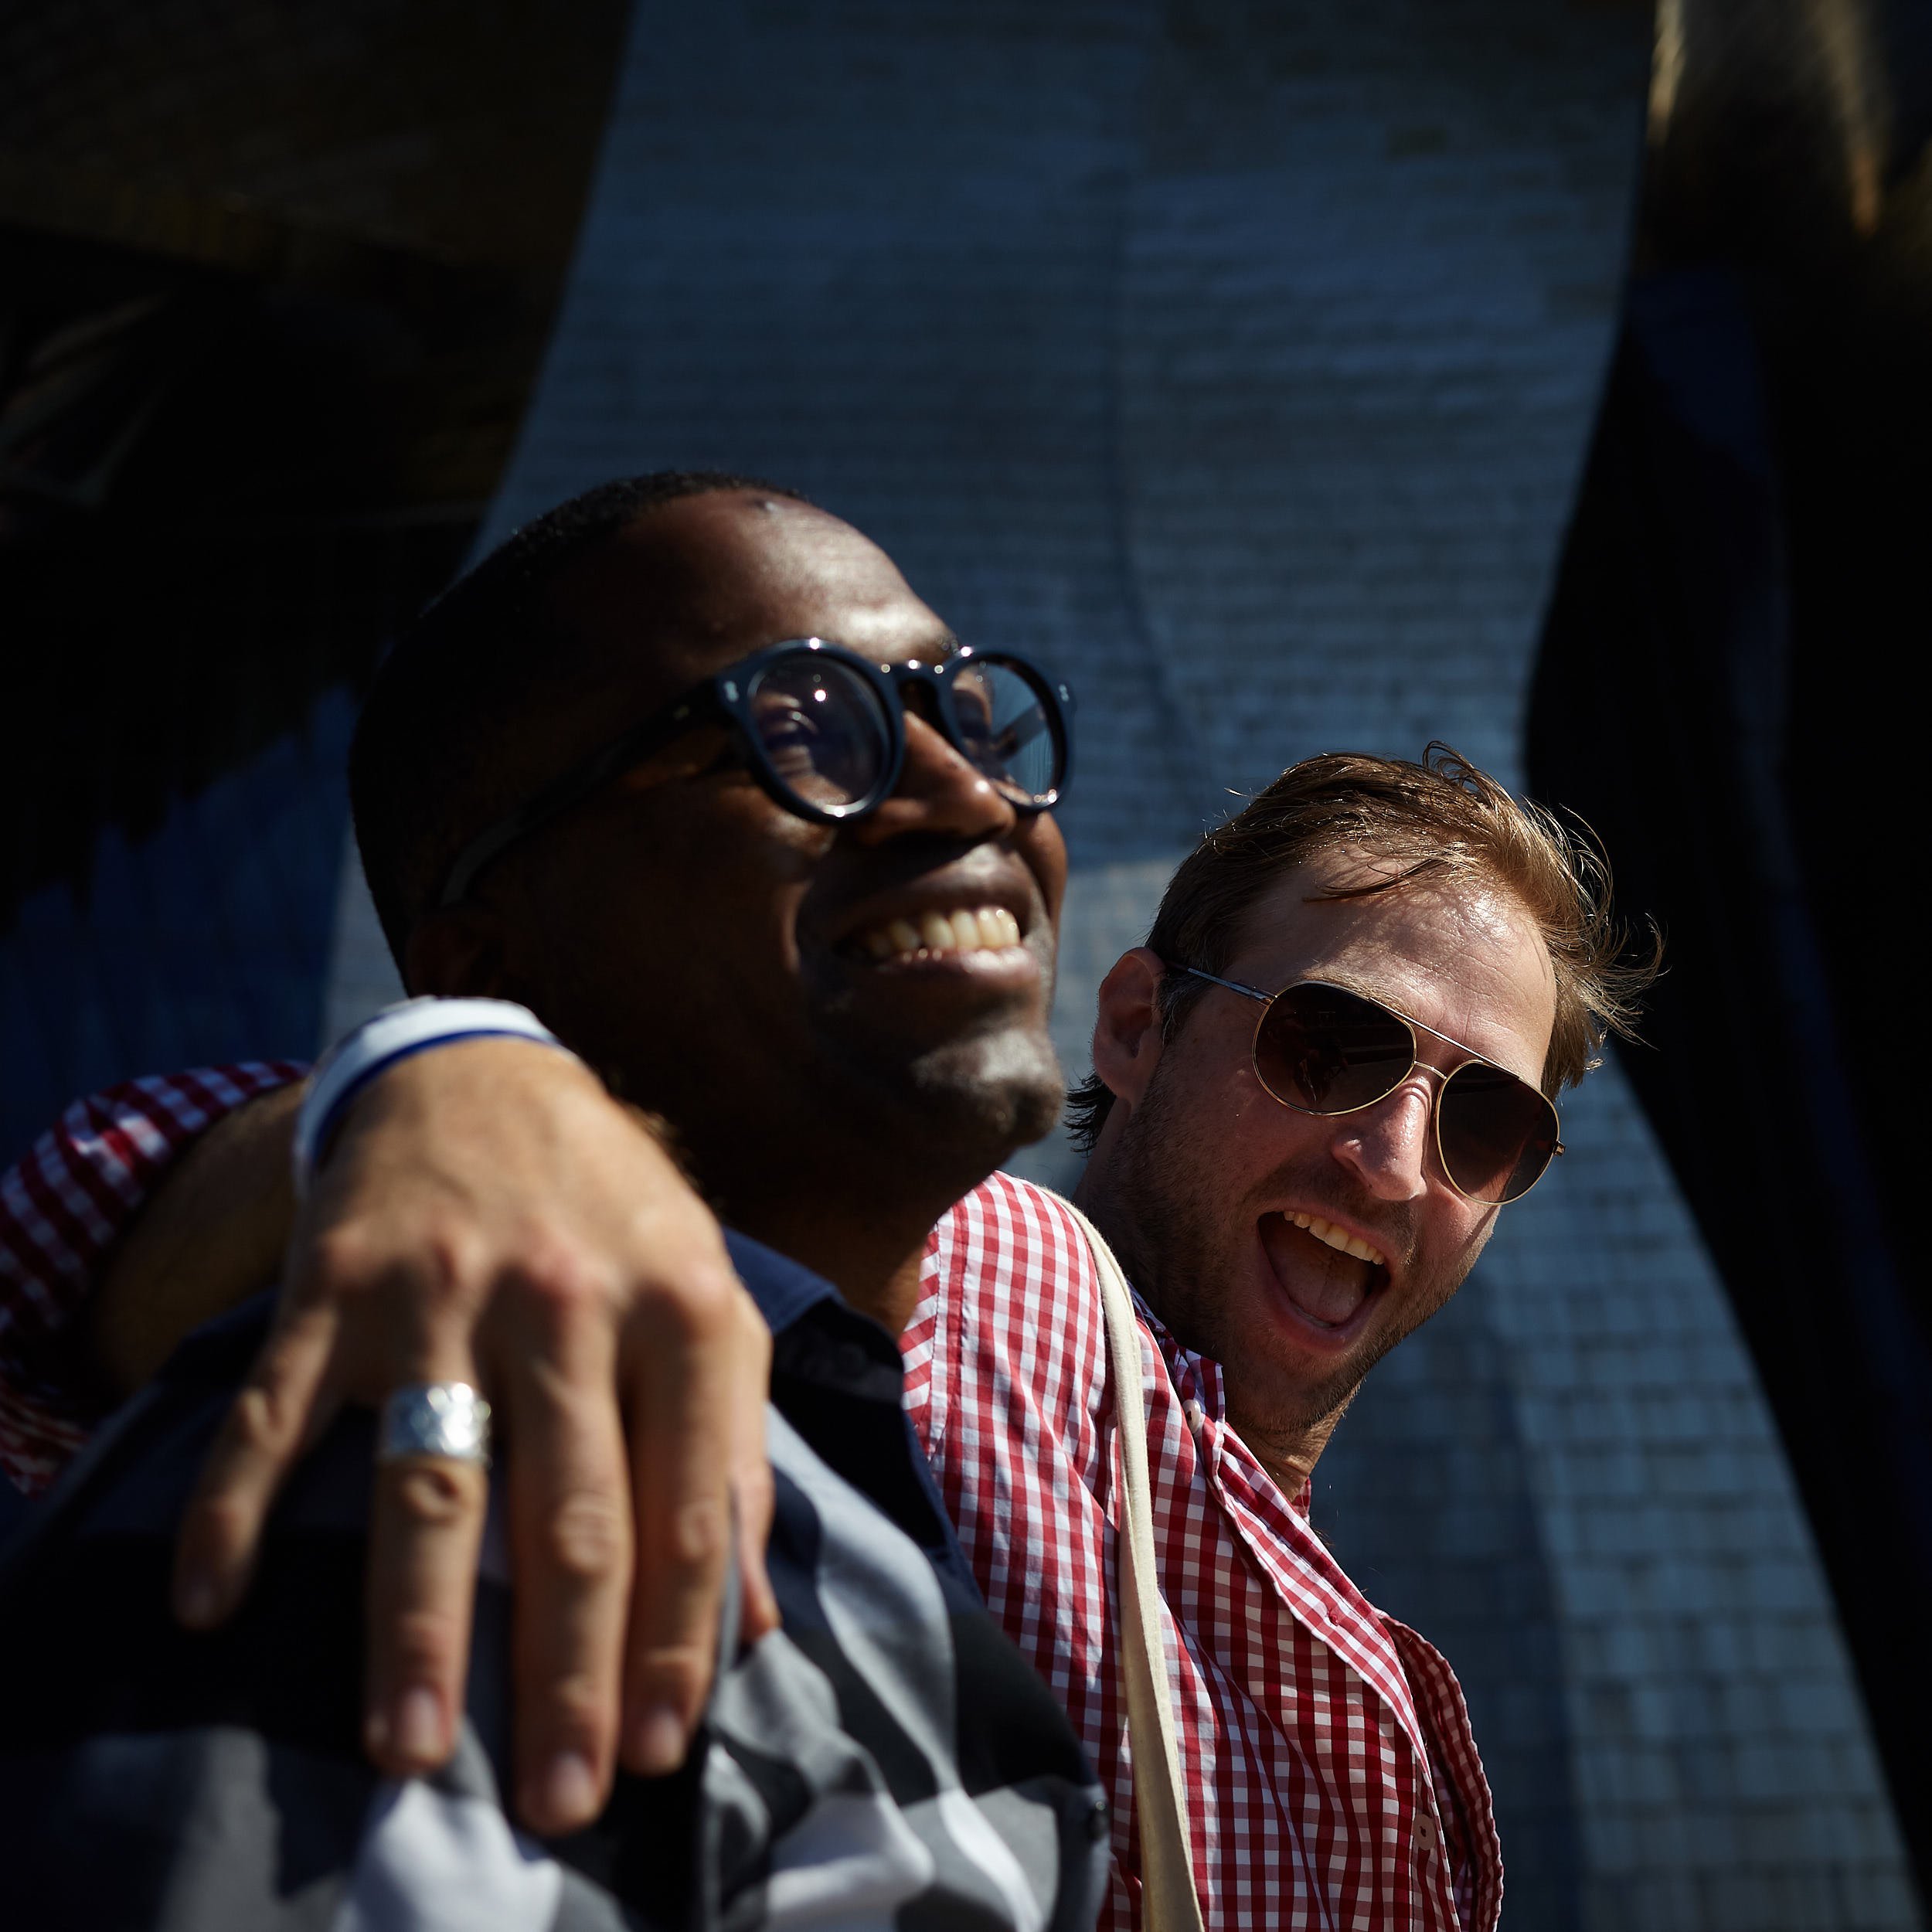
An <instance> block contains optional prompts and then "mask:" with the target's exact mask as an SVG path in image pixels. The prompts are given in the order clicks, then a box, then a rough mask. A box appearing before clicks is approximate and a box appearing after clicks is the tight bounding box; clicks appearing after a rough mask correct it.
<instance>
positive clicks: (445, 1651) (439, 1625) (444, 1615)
mask: <svg viewBox="0 0 1932 1932" xmlns="http://www.w3.org/2000/svg"><path fill="white" fill-rule="evenodd" d="M379 1628H380V1632H381V1636H382V1639H383V1648H385V1649H386V1651H387V1652H388V1660H389V1666H390V1668H391V1669H392V1671H393V1672H394V1673H395V1675H396V1678H397V1679H398V1681H399V1682H405V1683H406V1682H434V1681H435V1680H437V1679H439V1678H440V1677H441V1676H442V1675H444V1673H445V1672H447V1671H450V1670H453V1669H454V1667H455V1663H456V1660H457V1658H459V1657H460V1656H461V1655H462V1651H463V1645H464V1634H465V1632H464V1624H463V1622H462V1620H461V1618H460V1617H456V1616H454V1615H452V1614H451V1613H449V1612H448V1611H438V1610H425V1609H422V1608H420V1607H412V1608H410V1609H407V1610H399V1611H395V1612H393V1613H392V1614H390V1615H389V1616H388V1617H386V1618H385V1619H384V1620H383V1622H382V1624H381V1625H380V1627H379Z"/></svg>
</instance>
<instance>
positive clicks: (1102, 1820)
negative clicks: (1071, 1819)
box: [1087, 1798, 1111, 1845]
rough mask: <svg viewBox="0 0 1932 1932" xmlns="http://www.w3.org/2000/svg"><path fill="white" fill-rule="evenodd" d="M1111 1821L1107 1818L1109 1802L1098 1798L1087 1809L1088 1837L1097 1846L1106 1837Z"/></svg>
mask: <svg viewBox="0 0 1932 1932" xmlns="http://www.w3.org/2000/svg"><path fill="white" fill-rule="evenodd" d="M1110 1823H1111V1821H1110V1819H1109V1818H1108V1816H1107V1800H1106V1799H1105V1798H1096V1799H1094V1802H1093V1803H1092V1804H1090V1805H1089V1806H1088V1807H1087V1836H1088V1838H1090V1839H1091V1840H1092V1841H1093V1842H1094V1844H1096V1845H1097V1844H1099V1843H1100V1840H1101V1839H1102V1838H1105V1837H1106V1835H1107V1831H1108V1828H1109V1825H1110Z"/></svg>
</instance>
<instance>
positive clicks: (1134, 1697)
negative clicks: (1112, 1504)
mask: <svg viewBox="0 0 1932 1932" xmlns="http://www.w3.org/2000/svg"><path fill="white" fill-rule="evenodd" d="M1069 1212H1070V1213H1071V1214H1072V1215H1073V1218H1074V1219H1075V1220H1077V1222H1079V1223H1080V1226H1081V1228H1082V1229H1083V1230H1084V1231H1085V1233H1086V1235H1087V1246H1088V1247H1090V1248H1091V1249H1092V1250H1093V1251H1094V1272H1095V1273H1096V1274H1097V1275H1098V1276H1099V1277H1100V1306H1101V1308H1103V1309H1104V1311H1105V1313H1106V1316H1107V1356H1108V1359H1109V1361H1110V1362H1111V1365H1112V1369H1113V1378H1114V1413H1115V1414H1116V1416H1117V1417H1119V1419H1120V1431H1121V1488H1122V1492H1123V1495H1122V1498H1121V1501H1122V1504H1123V1507H1122V1509H1121V1526H1120V1536H1119V1541H1120V1551H1121V1566H1120V1577H1119V1583H1120V1593H1121V1668H1122V1670H1123V1671H1124V1673H1125V1675H1126V1678H1127V1731H1128V1738H1129V1740H1131V1743H1132V1746H1133V1751H1134V1815H1135V1816H1136V1817H1138V1819H1139V1820H1140V1825H1141V1932H1201V1902H1200V1900H1199V1898H1198V1897H1197V1896H1196V1893H1195V1890H1194V1866H1193V1860H1192V1857H1191V1855H1190V1854H1189V1839H1188V1828H1187V1787H1186V1785H1185V1784H1184V1783H1183V1782H1182V1778H1181V1757H1180V1752H1179V1748H1178V1747H1177V1746H1176V1744H1175V1731H1174V1702H1173V1698H1172V1694H1171V1692H1170V1691H1169V1689H1168V1681H1167V1658H1166V1655H1165V1652H1164V1651H1162V1647H1161V1597H1160V1588H1159V1585H1158V1582H1157V1580H1156V1577H1157V1572H1156V1570H1155V1561H1154V1503H1153V1490H1152V1485H1151V1483H1150V1482H1149V1481H1148V1472H1147V1416H1146V1413H1145V1411H1144V1410H1143V1409H1142V1407H1141V1328H1140V1324H1139V1322H1138V1321H1137V1320H1136V1319H1135V1318H1134V1298H1133V1296H1132V1294H1131V1293H1130V1292H1129V1291H1128V1285H1127V1277H1126V1276H1125V1275H1124V1274H1121V1264H1120V1263H1119V1262H1117V1260H1114V1250H1112V1249H1111V1248H1110V1247H1108V1246H1107V1243H1106V1242H1105V1241H1104V1240H1102V1239H1101V1238H1100V1231H1099V1230H1098V1229H1097V1228H1096V1227H1095V1226H1094V1224H1093V1223H1092V1222H1090V1220H1088V1219H1087V1217H1086V1216H1085V1215H1083V1214H1082V1213H1080V1209H1078V1208H1070V1209H1069Z"/></svg>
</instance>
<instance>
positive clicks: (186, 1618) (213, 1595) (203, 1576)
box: [175, 1570, 221, 1630]
mask: <svg viewBox="0 0 1932 1932" xmlns="http://www.w3.org/2000/svg"><path fill="white" fill-rule="evenodd" d="M220 1614H221V1593H220V1592H219V1590H217V1589H216V1587H215V1580H214V1578H213V1577H210V1576H209V1574H208V1573H207V1572H206V1570H189V1572H188V1573H187V1574H186V1575H185V1576H184V1577H182V1579H181V1580H180V1581H179V1582H178V1583H176V1584H175V1616H176V1617H179V1619H180V1620H181V1621H182V1622H183V1623H184V1624H186V1625H187V1626H188V1627H189V1629H190V1630H206V1629H207V1628H208V1627H209V1624H212V1623H213V1622H214V1621H215V1620H216V1617H219V1615H220Z"/></svg>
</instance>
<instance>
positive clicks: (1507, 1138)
mask: <svg viewBox="0 0 1932 1932" xmlns="http://www.w3.org/2000/svg"><path fill="white" fill-rule="evenodd" d="M1437 1118H1438V1120H1439V1121H1440V1128H1441V1147H1442V1165H1443V1166H1444V1169H1445V1170H1446V1171H1447V1174H1448V1175H1449V1178H1450V1179H1451V1180H1452V1181H1453V1182H1455V1184H1456V1185H1457V1186H1458V1187H1459V1188H1460V1189H1461V1190H1462V1191H1463V1192H1464V1193H1465V1194H1466V1195H1468V1196H1469V1197H1470V1199H1471V1200H1476V1201H1490V1202H1505V1201H1513V1200H1515V1199H1517V1198H1518V1196H1521V1195H1524V1194H1526V1193H1528V1192H1529V1190H1530V1189H1531V1188H1532V1187H1534V1186H1535V1185H1536V1182H1538V1181H1539V1180H1540V1179H1542V1178H1543V1169H1544V1168H1546V1167H1547V1166H1549V1160H1550V1156H1551V1155H1553V1153H1554V1152H1555V1151H1556V1109H1555V1108H1554V1107H1552V1106H1551V1105H1550V1104H1549V1101H1548V1100H1546V1099H1545V1098H1544V1097H1543V1095H1542V1094H1539V1093H1538V1092H1537V1091H1536V1089H1535V1088H1534V1087H1530V1086H1529V1085H1527V1084H1526V1083H1524V1082H1523V1081H1522V1080H1518V1079H1517V1078H1516V1077H1515V1075H1514V1074H1513V1073H1505V1072H1504V1071H1503V1070H1502V1068H1501V1067H1500V1066H1485V1064H1484V1063H1482V1062H1481V1061H1479V1060H1471V1061H1470V1062H1469V1063H1468V1064H1467V1065H1465V1066H1459V1067H1458V1068H1457V1070H1455V1072H1454V1073H1452V1074H1451V1075H1450V1077H1449V1079H1448V1082H1447V1084H1446V1085H1445V1086H1444V1088H1443V1090H1442V1100H1441V1112H1440V1114H1439V1115H1438V1116H1437Z"/></svg>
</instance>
